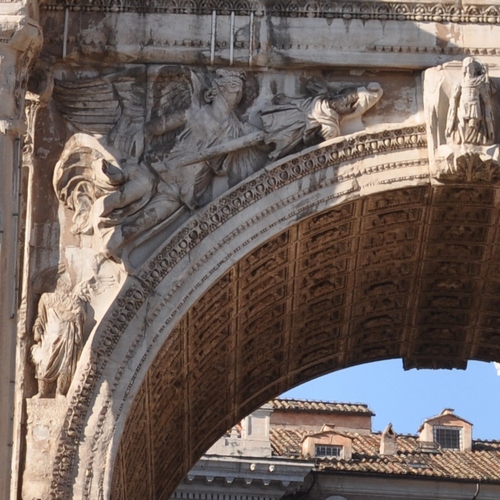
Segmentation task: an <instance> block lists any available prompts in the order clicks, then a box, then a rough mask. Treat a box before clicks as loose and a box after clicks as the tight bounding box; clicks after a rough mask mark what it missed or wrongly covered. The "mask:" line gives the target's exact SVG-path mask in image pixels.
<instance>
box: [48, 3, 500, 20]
mask: <svg viewBox="0 0 500 500" xmlns="http://www.w3.org/2000/svg"><path fill="white" fill-rule="evenodd" d="M40 5H41V8H43V9H46V10H62V9H66V8H68V9H71V10H74V11H80V10H83V11H90V12H131V11H132V12H133V11H136V12H151V13H154V12H164V13H171V14H173V13H175V14H198V15H200V14H201V15H209V14H211V13H212V12H213V11H216V12H218V13H220V14H229V13H230V12H235V13H237V14H239V15H247V14H249V13H251V12H254V13H255V15H257V16H262V15H264V13H268V14H270V15H274V16H282V17H325V18H327V19H335V18H340V19H346V20H351V19H361V20H363V21H368V20H371V19H376V20H380V21H388V20H396V21H417V22H429V21H433V22H437V23H445V22H453V23H464V22H473V23H488V24H494V23H497V22H498V19H499V18H500V8H499V7H498V6H496V5H484V4H478V5H464V6H461V5H457V4H456V3H454V2H446V3H439V4H434V3H429V4H427V3H414V2H391V3H387V2H367V1H364V0H353V1H349V2H347V1H345V0H343V1H325V0H323V1H319V2H314V3H312V2H309V1H308V0H294V1H292V2H286V3H283V2H281V3H280V2H273V3H270V4H266V3H264V2H259V1H246V2H240V1H235V0H234V1H233V2H225V3H224V5H222V6H221V3H220V2H217V1H216V0H211V1H201V0H198V1H192V0H189V1H188V0H186V1H185V2H174V1H173V0H153V1H150V2H140V3H138V2H137V1H136V0H125V1H123V0H120V1H118V0H101V1H100V2H92V1H90V0H77V1H75V0H41V1H40Z"/></svg>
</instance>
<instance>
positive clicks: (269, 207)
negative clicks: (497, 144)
mask: <svg viewBox="0 0 500 500" xmlns="http://www.w3.org/2000/svg"><path fill="white" fill-rule="evenodd" d="M410 151H412V152H413V153H410ZM399 153H404V155H401V154H399ZM428 182H429V173H428V169H427V152H426V129H425V126H423V125H418V126H412V127H405V128H398V129H392V130H384V131H382V132H372V133H366V132H363V133H359V134H356V135H353V136H351V137H348V138H342V139H334V140H332V141H330V142H328V143H325V144H323V145H320V146H318V147H315V148H311V149H309V150H306V151H305V152H304V153H302V154H300V155H296V156H294V157H292V158H290V159H288V160H286V161H281V162H277V163H275V164H273V165H271V166H269V167H267V168H266V169H264V170H263V171H260V172H258V173H257V174H255V175H254V176H253V177H250V178H249V179H247V180H246V181H245V182H243V183H242V184H241V185H238V186H237V187H235V188H234V189H233V190H232V191H230V192H228V193H227V194H225V195H224V196H222V197H220V198H218V199H217V200H215V201H214V202H213V203H211V204H210V205H208V206H207V207H206V208H205V209H203V210H202V211H200V212H199V213H198V214H196V215H195V216H194V217H193V218H192V219H190V220H189V221H188V222H187V223H186V224H185V225H184V226H183V227H182V228H181V229H180V230H179V231H178V232H177V233H176V234H175V235H174V236H173V237H172V238H171V239H170V241H169V242H168V243H167V244H166V245H165V246H164V247H163V248H162V249H161V250H160V251H159V252H158V253H157V254H156V255H155V256H154V257H153V258H151V259H150V260H149V262H147V263H146V264H145V265H144V266H143V268H142V270H140V271H139V272H138V273H137V274H136V275H135V276H131V277H130V278H129V280H128V281H127V282H126V283H125V285H124V288H123V289H122V292H121V293H120V295H119V297H118V298H117V300H116V301H115V306H114V307H113V309H112V310H110V311H109V312H108V314H107V315H106V317H105V318H104V320H103V321H102V322H101V326H100V327H99V328H98V329H97V330H96V331H95V333H94V336H93V339H89V341H88V343H87V347H86V349H85V351H84V353H83V355H82V358H81V360H80V363H81V364H80V367H79V370H78V371H77V373H76V375H75V380H74V383H73V385H72V389H70V393H69V394H68V401H69V404H68V410H67V412H66V417H65V422H64V425H63V429H62V431H61V434H60V439H59V443H58V452H57V457H56V460H55V461H54V464H55V465H54V469H53V482H52V496H53V497H54V498H58V499H66V498H71V497H72V491H71V490H72V486H71V485H72V484H73V481H74V480H75V474H76V470H77V465H78V469H79V470H80V471H82V473H81V474H83V475H82V476H81V477H82V478H84V479H82V481H83V482H84V483H85V484H84V485H82V486H83V497H84V498H90V496H91V495H95V488H96V487H97V484H98V485H99V486H98V489H99V490H100V491H102V490H103V481H104V474H106V473H107V474H109V471H106V470H103V468H104V467H103V463H101V460H100V459H99V457H102V456H106V454H107V453H108V451H109V450H108V449H107V444H104V443H109V440H110V439H113V435H112V433H113V432H115V430H116V429H118V428H120V426H122V425H123V419H124V418H123V414H124V413H125V414H126V408H128V407H129V406H130V404H131V400H132V399H133V394H135V391H136V390H137V386H138V385H139V381H140V380H141V377H143V376H144V373H143V372H144V371H145V370H144V369H143V368H144V367H145V366H147V364H148V363H150V360H151V359H152V358H153V357H154V353H155V350H157V349H158V348H159V346H158V341H159V340H160V338H165V336H166V333H167V330H168V329H171V328H172V327H173V326H174V324H175V321H176V320H177V319H178V318H179V317H180V316H181V315H182V313H183V311H185V310H186V308H187V307H188V306H189V305H190V304H191V302H192V301H193V300H195V298H196V297H197V296H199V295H200V293H202V292H203V291H204V290H205V289H206V288H207V287H208V285H209V283H211V282H212V281H213V279H215V278H216V277H218V276H219V275H221V273H222V272H225V270H226V269H227V268H229V267H230V266H231V265H232V263H233V262H234V261H235V260H236V259H239V258H241V256H242V255H244V254H245V253H246V252H248V251H250V250H251V249H252V248H253V247H252V245H253V246H255V244H256V241H257V240H258V241H261V240H262V238H265V237H267V236H270V235H272V234H277V233H278V232H279V231H280V230H281V229H282V228H283V227H286V225H287V224H288V225H289V224H290V221H292V222H293V221H294V220H298V219H300V218H302V217H306V216H307V215H309V214H311V213H314V212H315V211H317V210H318V206H331V205H334V204H336V203H338V202H341V201H343V200H346V199H348V198H349V197H352V196H360V195H363V194H367V193H369V192H372V191H374V192H375V191H377V190H381V189H383V190H387V189H388V188H387V185H388V184H393V185H394V187H395V188H396V187H401V186H402V184H405V185H407V184H408V183H413V184H415V183H417V184H418V183H428ZM298 183H302V184H301V189H297V187H295V188H294V189H289V190H288V191H287V188H288V187H289V186H292V184H295V185H296V186H297V184H298ZM333 186H335V188H332V187H333ZM315 193H316V194H318V195H317V196H312V195H314V194H315ZM266 199H267V201H264V200H266ZM308 200H309V201H308ZM311 200H313V201H311ZM259 202H262V203H263V206H262V208H261V207H258V206H256V204H257V203H259ZM254 207H257V208H254ZM285 207H286V210H283V208H285ZM247 209H250V212H251V213H252V214H253V216H251V217H248V218H247V219H245V215H248V214H249V212H246V213H245V211H246V210H247ZM280 210H281V211H280ZM275 213H281V214H286V215H283V216H282V217H281V218H280V217H276V218H275V220H274V221H272V220H273V216H274V214H275ZM242 214H244V215H242ZM237 216H239V218H236V217H237ZM241 220H244V221H245V222H243V223H241V222H240V221H241ZM270 221H272V222H270ZM226 228H228V231H229V232H228V233H226V235H225V236H224V237H220V238H219V235H218V232H220V231H221V229H223V230H226ZM242 233H245V234H248V235H249V236H248V237H247V238H245V239H244V240H243V241H242V240H241V239H240V238H239V239H238V240H237V241H238V242H239V244H237V243H235V241H236V239H237V237H238V236H239V235H240V234H242ZM207 242H208V243H207ZM204 243H205V245H204V246H203V244H204ZM200 248H201V249H202V250H200ZM190 252H194V253H195V254H196V255H199V256H200V258H199V259H198V260H196V263H194V264H193V263H190V266H189V268H188V269H185V270H184V271H183V270H182V269H183V268H182V262H183V261H185V259H186V258H187V259H189V254H190ZM204 252H205V253H204ZM219 256H220V257H219ZM177 266H180V267H179V273H180V276H181V278H178V279H177V281H175V282H174V283H173V284H172V286H170V287H169V288H168V293H166V294H165V295H164V296H162V297H161V299H160V298H159V297H157V298H156V299H155V304H154V305H153V306H151V304H148V300H149V299H150V297H151V296H153V295H154V294H155V293H156V290H157V289H158V287H159V286H160V284H161V283H162V281H163V280H165V278H167V276H168V275H169V273H172V272H173V271H174V270H175V268H176V267H177ZM210 266H212V267H210ZM205 268H206V269H205ZM204 269H205V270H204ZM193 276H196V282H197V285H196V286H193V287H190V290H189V292H188V293H184V292H183V290H182V287H183V284H185V283H186V281H187V280H188V279H189V278H190V277H193ZM164 285H165V284H164V283H163V285H162V288H165V287H164ZM145 305H146V307H147V308H148V310H147V313H145V314H146V316H147V318H146V319H145V321H146V323H145V326H146V328H148V327H150V326H151V324H152V323H153V322H154V323H155V324H157V323H158V321H162V322H163V326H161V328H159V329H157V330H156V331H155V333H154V334H153V332H151V335H150V336H149V337H148V340H147V346H146V347H145V346H144V339H145V336H144V332H140V331H139V329H137V330H136V333H135V337H134V338H131V337H128V338H127V339H125V340H126V342H123V341H122V342H120V341H121V339H122V336H123V333H124V332H125V331H126V330H127V329H128V328H129V327H130V325H131V324H132V323H134V322H136V321H138V317H144V314H142V313H139V310H140V309H141V308H143V309H144V306H145ZM166 311H170V312H166ZM160 313H161V315H160ZM141 314H142V315H141ZM125 344H126V346H127V348H124V346H125ZM118 346H121V347H120V348H119V349H117V347H118ZM85 359H86V361H85ZM108 364H111V365H113V366H114V367H115V366H116V367H117V368H114V369H113V370H114V371H113V374H114V380H113V382H112V384H111V385H110V386H109V387H108V388H107V392H106V393H105V394H100V395H99V392H100V379H101V377H102V376H103V374H104V373H105V372H106V368H107V366H108ZM127 366H128V367H131V366H133V368H132V369H133V373H132V376H130V373H131V372H130V371H129V370H130V368H126V367H127ZM108 369H109V367H108ZM126 370H128V371H127V375H126V376H125V371H126ZM127 377H129V378H127ZM124 378H126V379H127V382H125V383H126V384H128V385H127V387H124ZM108 380H109V379H108ZM96 397H99V407H100V412H99V415H98V416H97V417H96V419H95V420H94V421H93V422H92V424H89V422H88V421H87V419H88V418H89V410H90V409H91V408H92V406H93V405H94V404H95V400H96ZM112 405H113V412H110V409H111V407H112ZM111 413H112V415H111ZM110 422H111V428H112V429H113V430H112V431H111V434H110V431H109V429H110V426H109V425H106V427H105V424H106V423H107V424H109V423H110ZM120 422H121V423H120ZM116 432H117V433H118V430H116ZM103 434H105V436H104V437H105V439H103ZM84 436H85V439H83V437H84ZM79 443H82V444H81V445H80V446H81V447H85V463H78V461H79V459H78V457H79V456H83V454H82V453H81V449H80V450H79ZM99 446H101V447H105V448H106V449H102V448H101V449H100V448H99ZM79 477H80V476H79ZM96 483H97V484H96Z"/></svg>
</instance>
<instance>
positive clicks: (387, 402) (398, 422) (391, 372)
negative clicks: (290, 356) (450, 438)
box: [282, 359, 500, 440]
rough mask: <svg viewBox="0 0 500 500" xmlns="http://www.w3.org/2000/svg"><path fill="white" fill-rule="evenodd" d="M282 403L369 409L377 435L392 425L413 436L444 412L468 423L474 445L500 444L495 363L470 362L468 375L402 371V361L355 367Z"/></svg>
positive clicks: (322, 379) (315, 382) (321, 380)
mask: <svg viewBox="0 0 500 500" xmlns="http://www.w3.org/2000/svg"><path fill="white" fill-rule="evenodd" d="M282 396H283V397H288V398H296V399H309V400H322V401H340V402H351V403H366V404H368V406H369V407H370V409H371V410H372V411H373V412H374V413H375V414H376V416H375V417H374V418H373V420H372V426H373V430H375V431H379V430H383V429H384V428H385V426H386V425H387V424H388V423H392V425H393V427H394V430H395V431H396V432H397V433H399V434H408V433H409V434H415V433H416V432H417V430H418V428H419V426H420V424H421V423H422V421H423V420H424V419H426V418H428V417H432V416H434V415H437V414H439V413H440V412H441V411H442V410H443V409H444V408H453V409H454V410H455V414H456V415H459V416H460V417H462V418H464V419H466V420H468V421H469V422H471V423H472V424H474V427H473V437H474V438H475V439H498V440H500V377H499V376H498V375H497V372H496V369H495V366H494V365H493V364H492V363H481V362H477V361H469V363H468V367H467V370H409V371H406V372H405V371H404V370H403V367H402V361H401V360H400V359H397V360H391V361H381V362H378V363H370V364H366V365H360V366H355V367H353V368H348V369H345V370H341V371H338V372H335V373H331V374H329V375H326V376H324V377H320V378H317V379H315V380H313V381H311V382H308V383H306V384H303V385H301V386H299V387H296V388H295V389H292V390H291V391H288V392H287V393H285V394H283V395H282Z"/></svg>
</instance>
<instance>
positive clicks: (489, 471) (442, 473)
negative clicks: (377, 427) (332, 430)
mask: <svg viewBox="0 0 500 500" xmlns="http://www.w3.org/2000/svg"><path fill="white" fill-rule="evenodd" d="M306 434H308V433H307V432H305V431H299V430H289V429H281V428H272V429H271V432H270V438H271V445H272V448H273V452H274V454H275V455H279V456H288V457H300V458H305V457H302V456H301V451H302V446H301V441H302V438H303V437H304V436H305V435H306ZM342 435H344V436H348V437H350V438H351V439H352V459H351V460H341V459H324V458H322V459H318V460H317V468H318V469H319V470H322V471H343V472H356V473H379V474H390V475H407V476H424V477H425V476H426V477H433V478H449V479H469V480H474V481H477V480H482V481H484V482H500V441H479V440H475V441H473V444H472V450H471V451H454V450H443V449H439V448H435V449H431V450H430V452H429V451H423V450H422V446H421V443H420V442H419V441H418V438H417V436H411V435H398V436H397V437H396V443H397V447H398V451H397V453H396V454H395V455H391V456H381V455H380V454H379V447H380V434H379V433H376V434H369V435H359V434H351V433H342Z"/></svg>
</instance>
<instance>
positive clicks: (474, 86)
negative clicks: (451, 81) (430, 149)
mask: <svg viewBox="0 0 500 500" xmlns="http://www.w3.org/2000/svg"><path fill="white" fill-rule="evenodd" d="M491 93H492V88H491V83H490V79H489V77H488V68H487V67H486V66H484V65H483V64H482V63H480V62H479V61H477V60H476V59H474V58H472V57H466V58H465V59H464V61H463V63H462V78H461V80H460V82H458V83H456V84H455V86H454V88H453V92H452V95H451V99H450V106H449V110H448V118H447V122H446V138H447V140H448V141H451V142H453V143H455V144H476V145H483V144H493V141H494V139H495V130H494V118H493V109H492V106H491V104H492V103H491Z"/></svg>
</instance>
